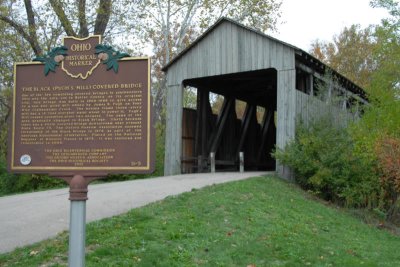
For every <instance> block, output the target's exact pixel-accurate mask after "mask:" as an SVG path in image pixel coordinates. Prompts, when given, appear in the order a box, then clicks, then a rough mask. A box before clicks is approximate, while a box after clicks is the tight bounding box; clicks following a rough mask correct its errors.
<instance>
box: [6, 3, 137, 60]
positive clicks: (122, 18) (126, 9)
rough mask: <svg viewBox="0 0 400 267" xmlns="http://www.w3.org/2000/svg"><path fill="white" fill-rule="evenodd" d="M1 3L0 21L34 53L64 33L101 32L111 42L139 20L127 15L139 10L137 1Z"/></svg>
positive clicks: (42, 49) (52, 44) (99, 33)
mask: <svg viewBox="0 0 400 267" xmlns="http://www.w3.org/2000/svg"><path fill="white" fill-rule="evenodd" d="M0 3H1V9H0V21H2V22H3V23H5V24H7V25H8V26H9V27H11V28H12V29H14V31H15V32H16V33H17V34H18V35H19V36H21V37H22V38H23V39H24V41H26V42H27V43H28V44H29V45H30V47H31V49H32V51H33V53H34V54H35V55H36V56H38V55H41V54H43V52H44V50H46V51H48V50H50V49H51V48H52V47H53V46H55V44H56V43H58V42H60V36H61V35H62V34H64V33H65V34H66V35H68V36H75V37H87V36H89V34H95V35H101V36H103V37H104V38H105V39H106V40H107V41H108V42H110V43H112V42H113V40H114V37H115V36H118V35H121V34H126V33H127V32H128V29H132V28H134V29H136V27H137V26H136V22H137V21H138V20H139V18H138V16H132V17H130V18H128V17H127V16H126V13H136V12H138V11H139V10H138V7H139V5H138V4H137V3H136V1H118V2H116V1H110V0H88V1H87V0H77V1H73V0H64V1H59V0H48V1H40V2H36V1H35V4H33V3H32V1H31V0H23V1H21V0H17V1H13V0H3V1H0ZM89 7H90V8H89ZM93 7H95V8H93ZM23 10H24V13H23V12H22V11H23ZM44 17H45V18H46V20H43V18H44Z"/></svg>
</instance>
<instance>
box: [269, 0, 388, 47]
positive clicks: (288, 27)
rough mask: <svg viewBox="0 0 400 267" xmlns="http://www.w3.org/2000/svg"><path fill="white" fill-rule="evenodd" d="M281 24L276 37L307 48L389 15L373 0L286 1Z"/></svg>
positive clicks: (283, 6) (374, 22)
mask: <svg viewBox="0 0 400 267" xmlns="http://www.w3.org/2000/svg"><path fill="white" fill-rule="evenodd" d="M282 2H283V4H282V7H281V10H282V16H281V21H282V22H284V24H282V25H278V31H279V32H278V33H269V34H270V35H272V36H274V37H276V38H277V39H279V40H281V41H284V42H287V43H289V44H291V45H294V46H297V47H299V48H301V49H303V50H305V51H308V50H309V48H310V44H311V43H312V42H313V41H314V40H316V39H320V40H324V41H331V40H332V37H333V35H335V34H339V33H340V31H341V30H342V29H343V28H344V27H345V26H350V25H352V24H361V25H362V26H363V27H366V26H368V25H370V24H378V23H380V21H381V19H382V18H383V17H387V12H386V10H384V9H377V8H372V7H370V6H369V2H370V0H283V1H282Z"/></svg>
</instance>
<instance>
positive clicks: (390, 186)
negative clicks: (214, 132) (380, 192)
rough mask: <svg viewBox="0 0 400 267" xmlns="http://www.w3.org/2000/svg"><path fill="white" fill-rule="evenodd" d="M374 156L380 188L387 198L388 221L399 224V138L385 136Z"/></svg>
mask: <svg viewBox="0 0 400 267" xmlns="http://www.w3.org/2000/svg"><path fill="white" fill-rule="evenodd" d="M376 154H377V158H378V162H379V168H380V172H381V174H382V176H381V182H382V186H383V188H384V189H385V193H386V198H387V202H386V203H387V204H388V207H387V210H388V219H389V220H395V218H396V216H398V218H397V220H398V222H400V216H399V215H400V214H399V211H400V208H399V207H398V204H399V203H398V199H399V195H400V138H392V137H389V136H385V137H383V138H381V139H380V140H379V141H378V142H377V145H376Z"/></svg>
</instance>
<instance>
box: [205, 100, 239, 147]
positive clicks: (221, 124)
mask: <svg viewBox="0 0 400 267" xmlns="http://www.w3.org/2000/svg"><path fill="white" fill-rule="evenodd" d="M233 103H235V99H233V98H229V99H224V105H223V109H222V110H221V111H220V116H219V117H218V121H217V127H216V129H215V132H214V134H213V135H212V136H211V138H210V140H211V146H210V151H211V152H217V148H218V146H219V143H220V141H221V136H222V133H223V131H224V129H225V125H226V121H227V119H228V117H229V113H230V111H231V109H232V106H233Z"/></svg>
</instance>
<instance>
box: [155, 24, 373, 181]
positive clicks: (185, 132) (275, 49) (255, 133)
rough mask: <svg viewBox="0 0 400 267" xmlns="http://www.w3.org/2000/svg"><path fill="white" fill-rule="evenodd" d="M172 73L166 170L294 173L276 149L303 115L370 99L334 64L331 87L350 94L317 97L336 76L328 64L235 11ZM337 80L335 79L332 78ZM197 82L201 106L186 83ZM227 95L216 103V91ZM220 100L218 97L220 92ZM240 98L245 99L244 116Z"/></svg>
mask: <svg viewBox="0 0 400 267" xmlns="http://www.w3.org/2000/svg"><path fill="white" fill-rule="evenodd" d="M163 70H164V71H165V72H166V77H167V125H166V145H165V169H164V173H165V175H172V174H180V173H183V172H205V171H209V170H210V160H211V159H210V155H215V164H216V169H217V171H218V170H235V169H238V168H239V161H240V159H239V153H240V152H243V155H244V168H245V170H276V171H278V173H279V174H280V175H282V176H284V177H290V176H291V172H290V169H289V168H286V167H285V166H281V165H280V164H277V163H276V162H275V161H274V159H273V158H272V157H271V155H270V153H271V151H272V150H273V148H274V147H275V145H276V146H277V147H280V148H283V147H284V146H285V144H286V143H287V142H288V141H289V140H291V139H292V138H293V137H294V134H295V126H296V122H295V121H296V117H297V116H300V117H301V118H303V119H304V120H307V119H309V118H310V117H312V116H313V114H316V113H317V114H318V113H321V112H344V113H346V114H347V113H348V112H347V111H346V109H349V108H350V107H351V106H354V105H355V104H357V103H358V104H360V105H362V104H363V103H366V97H365V94H364V91H363V90H362V89H361V88H360V87H358V86H357V85H355V84H354V83H352V82H351V81H349V80H347V79H346V78H345V77H343V76H341V75H340V74H339V73H337V72H335V71H333V70H331V73H332V74H333V75H332V76H333V77H334V78H335V80H336V81H337V83H336V85H335V86H331V87H329V94H331V93H332V92H333V91H334V90H336V91H337V92H338V94H340V95H346V100H345V101H344V103H343V106H342V107H328V105H327V104H326V103H324V102H323V101H310V100H311V99H314V98H315V97H314V95H316V92H317V90H319V89H318V86H317V84H318V83H317V81H322V82H325V83H329V81H327V80H326V78H325V77H326V76H324V74H325V72H326V70H328V67H327V66H325V65H324V64H323V63H321V62H320V61H319V60H317V59H315V58H314V57H312V56H311V55H309V54H308V53H306V52H304V51H302V50H301V49H299V48H296V47H294V46H292V45H289V44H287V43H284V42H282V41H279V40H277V39H275V38H272V37H270V36H267V35H265V34H263V33H261V32H258V31H256V30H254V29H251V28H248V27H246V26H244V25H241V24H239V23H237V22H235V21H233V20H230V19H226V18H223V19H220V20H219V21H218V22H217V23H216V24H214V25H213V26H212V27H211V28H210V29H208V30H207V31H206V32H205V33H204V34H203V35H202V36H200V37H199V38H198V39H197V40H196V41H195V42H193V44H192V45H190V46H189V47H188V48H186V49H185V50H184V51H182V52H181V53H180V54H179V55H178V56H176V57H175V58H174V59H173V60H171V61H170V62H169V64H168V65H166V66H165V67H164V69H163ZM332 84H333V83H332ZM187 88H190V90H193V88H196V90H197V103H196V107H195V108H194V109H193V108H192V109H188V108H185V107H184V106H183V97H184V91H185V90H187ZM216 95H218V96H219V97H220V99H222V98H223V101H222V102H223V103H222V105H221V107H220V108H219V109H218V110H217V111H215V110H214V111H213V107H212V105H213V103H211V102H213V101H211V102H210V96H212V97H211V98H214V97H215V96H216ZM212 100H213V99H212ZM239 101H241V102H242V106H243V105H244V106H245V108H244V112H243V115H241V116H238V112H237V110H238V109H237V105H238V103H239ZM243 103H245V104H243Z"/></svg>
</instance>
